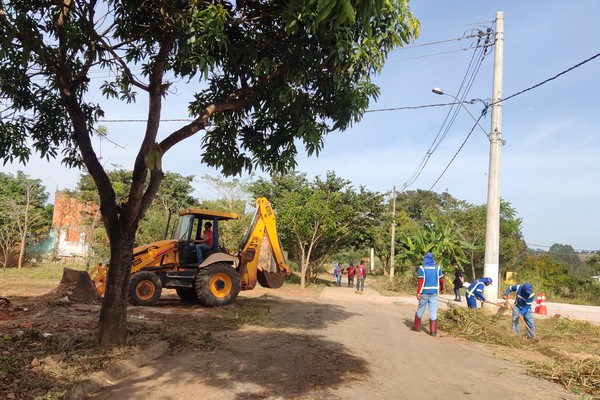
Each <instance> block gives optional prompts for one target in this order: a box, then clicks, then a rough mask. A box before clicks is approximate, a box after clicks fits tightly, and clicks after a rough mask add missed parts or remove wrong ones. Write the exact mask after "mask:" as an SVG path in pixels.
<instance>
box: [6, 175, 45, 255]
mask: <svg viewBox="0 0 600 400" xmlns="http://www.w3.org/2000/svg"><path fill="white" fill-rule="evenodd" d="M45 190H46V188H45V186H43V185H42V182H41V180H40V179H32V178H30V177H29V176H28V175H26V174H25V173H23V172H22V171H18V172H17V174H16V175H13V174H5V173H1V172H0V265H3V266H6V265H7V264H8V263H10V260H11V255H13V256H15V255H16V254H18V253H20V252H22V254H23V255H25V249H26V248H27V247H29V246H31V245H33V244H35V243H39V242H41V241H43V240H44V239H45V238H46V237H47V235H48V232H49V230H50V227H51V225H52V211H53V207H52V206H48V205H46V201H47V200H48V193H46V191H45ZM15 260H16V258H13V261H15ZM16 262H18V263H19V266H21V262H22V260H21V259H19V260H17V261H16Z"/></svg>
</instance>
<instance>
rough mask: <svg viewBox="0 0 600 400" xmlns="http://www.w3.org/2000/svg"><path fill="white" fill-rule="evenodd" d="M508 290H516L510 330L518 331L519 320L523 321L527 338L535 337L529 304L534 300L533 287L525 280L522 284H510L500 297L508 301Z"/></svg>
mask: <svg viewBox="0 0 600 400" xmlns="http://www.w3.org/2000/svg"><path fill="white" fill-rule="evenodd" d="M510 292H516V296H517V297H516V299H515V304H514V306H512V330H513V332H515V333H519V320H520V319H522V320H523V322H524V323H525V328H526V330H527V336H528V337H529V339H535V326H534V324H533V314H532V313H531V306H532V305H533V301H534V300H535V294H534V293H533V288H532V287H531V285H530V284H529V283H527V282H525V283H524V284H522V285H512V286H510V287H509V288H508V289H506V291H505V292H504V294H503V295H502V298H503V299H504V300H506V302H507V303H508V297H509V295H510Z"/></svg>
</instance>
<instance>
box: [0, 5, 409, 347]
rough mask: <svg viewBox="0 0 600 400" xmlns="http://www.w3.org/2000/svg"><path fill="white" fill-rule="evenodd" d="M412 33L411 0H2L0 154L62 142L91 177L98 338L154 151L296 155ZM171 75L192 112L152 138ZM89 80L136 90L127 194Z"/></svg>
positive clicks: (338, 117)
mask: <svg viewBox="0 0 600 400" xmlns="http://www.w3.org/2000/svg"><path fill="white" fill-rule="evenodd" d="M417 33H418V22H417V21H416V20H415V19H413V17H412V14H411V12H410V10H409V8H408V0H374V1H364V0H321V1H315V0H290V1H275V0H256V1H239V0H238V1H233V0H230V1H225V0H214V1H197V0H173V1H164V0H100V1H96V0H62V1H54V2H50V1H43V0H5V1H2V2H1V3H0V98H2V102H3V108H8V109H11V110H12V111H13V112H12V113H7V112H3V113H2V122H1V124H0V133H1V134H0V157H1V158H2V159H3V160H4V161H5V162H6V161H13V160H19V161H22V162H26V161H27V160H28V159H29V157H30V155H31V149H32V148H33V149H34V150H35V151H37V152H38V153H40V154H41V156H43V157H55V156H57V155H58V154H59V153H63V161H64V162H65V163H66V164H67V165H71V166H74V165H81V164H83V165H84V166H85V168H86V169H87V171H88V172H89V173H90V175H91V176H92V177H93V179H94V182H95V184H96V186H97V188H98V192H99V195H100V210H101V213H102V218H103V223H104V227H105V228H106V231H107V233H108V237H109V239H110V244H111V258H110V268H109V273H108V287H107V291H106V296H105V298H104V300H103V302H102V308H101V311H100V329H99V340H100V342H101V343H104V344H120V343H124V341H125V339H126V337H127V329H126V328H127V325H126V322H127V319H126V306H127V304H126V297H127V296H126V294H127V285H128V280H129V270H130V261H131V256H132V248H133V243H134V238H135V232H136V230H137V227H138V224H139V221H140V220H141V219H142V217H143V216H144V214H145V212H146V210H147V208H148V207H149V206H150V204H152V201H153V199H154V196H155V195H156V193H157V191H158V187H159V186H160V183H161V181H162V178H163V174H162V171H161V158H162V155H163V154H164V153H165V152H167V151H169V150H170V149H171V148H172V147H173V146H174V145H176V144H177V143H179V142H181V141H182V140H184V139H186V138H189V137H191V136H192V135H194V134H196V133H198V132H200V131H202V132H204V136H203V138H202V151H201V153H202V155H201V160H202V161H203V162H204V163H206V164H208V165H210V166H214V167H217V168H219V169H220V170H221V171H222V172H223V173H224V174H226V175H234V174H237V173H240V172H241V171H242V170H244V169H246V170H251V169H253V168H257V167H261V168H264V169H266V170H267V171H284V170H286V169H288V168H290V167H293V166H294V165H295V159H296V155H297V145H298V144H302V145H304V146H305V148H306V149H307V151H308V153H309V154H316V153H318V151H319V150H320V149H321V146H322V144H323V142H322V137H323V135H325V134H326V133H328V132H330V131H331V130H335V129H340V130H343V129H345V128H347V127H348V126H349V125H350V124H351V123H352V122H355V121H358V120H359V119H360V117H361V116H362V114H363V113H364V111H365V110H366V109H367V107H368V104H369V99H371V98H374V97H376V96H377V94H378V88H377V86H376V85H374V84H373V83H372V82H371V75H372V73H374V72H378V71H379V70H380V69H381V67H382V66H383V63H384V61H385V59H386V57H387V55H388V53H389V51H391V50H392V49H393V48H394V47H397V46H401V45H402V44H403V43H407V42H408V41H409V40H411V39H412V38H413V37H414V36H415V35H416V34H417ZM98 69H102V70H105V71H106V72H109V71H110V73H109V74H107V75H109V76H111V77H114V79H112V80H111V81H106V82H105V83H104V84H103V85H102V87H100V88H98V87H93V85H92V82H91V81H90V72H91V71H94V70H98ZM198 81H200V82H203V85H198V86H196V85H193V84H191V85H190V84H189V83H190V82H192V83H193V82H198ZM174 82H181V83H182V84H186V86H185V88H186V89H188V90H189V88H194V87H203V88H204V89H202V90H200V91H199V92H197V93H195V94H194V96H193V101H192V102H191V103H190V105H189V110H188V111H189V113H190V114H191V115H192V116H193V118H194V119H193V121H191V122H190V123H188V124H186V125H185V126H182V127H181V128H180V129H177V130H175V131H174V132H172V133H170V134H167V135H166V137H164V138H162V139H159V137H158V130H159V125H160V120H161V108H162V105H163V101H164V99H165V97H167V96H168V95H169V93H170V90H172V89H173V87H172V85H174V84H175V83H174ZM181 90H184V89H183V86H182V89H181ZM98 91H102V93H103V94H105V95H106V96H108V97H113V98H116V99H120V100H122V101H123V102H124V103H131V102H134V101H135V100H136V97H137V95H138V92H142V93H144V94H145V95H146V96H147V103H148V113H147V115H148V121H147V123H146V126H145V128H144V129H143V130H141V131H140V133H139V134H140V136H141V145H140V147H139V150H138V151H137V154H135V157H134V161H133V167H132V170H133V177H132V180H131V185H130V188H129V191H128V196H127V201H126V202H125V203H118V202H117V201H116V195H115V192H114V190H113V188H112V185H111V182H110V179H109V177H108V175H107V174H106V172H105V170H104V168H103V166H102V164H101V163H100V161H99V159H98V156H97V154H96V152H95V151H94V149H93V147H92V142H91V138H92V136H93V135H94V126H95V124H96V122H97V118H98V117H100V116H102V115H103V114H104V113H103V110H102V106H101V105H100V104H97V103H95V102H93V101H92V100H91V99H90V96H89V95H90V93H92V94H93V93H95V92H98ZM209 127H210V129H207V128H209ZM148 174H150V179H149V180H147V175H148Z"/></svg>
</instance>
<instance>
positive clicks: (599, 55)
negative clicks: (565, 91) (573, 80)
mask: <svg viewBox="0 0 600 400" xmlns="http://www.w3.org/2000/svg"><path fill="white" fill-rule="evenodd" d="M598 57H600V53H598V54H596V55H593V56H591V57H590V58H588V59H587V60H583V61H582V62H580V63H578V64H576V65H573V66H572V67H571V68H568V69H566V70H564V71H562V72H559V73H558V74H556V75H554V76H553V77H552V78H548V79H546V80H545V81H542V82H540V83H538V84H536V85H533V86H530V87H528V88H527V89H523V90H521V91H520V92H517V93H515V94H512V95H510V96H508V97H505V98H503V99H501V100H498V101H497V102H496V103H500V102H502V101H506V100H510V99H512V98H513V97H517V96H518V95H521V94H523V93H525V92H528V91H530V90H533V89H535V88H537V87H540V86H542V85H544V84H546V83H548V82H550V81H553V80H554V79H556V78H558V77H559V76H561V75H564V74H566V73H567V72H571V71H572V70H574V69H576V68H579V67H581V66H582V65H583V64H585V63H588V62H590V61H592V60H593V59H595V58H598ZM493 104H495V103H492V104H490V105H493Z"/></svg>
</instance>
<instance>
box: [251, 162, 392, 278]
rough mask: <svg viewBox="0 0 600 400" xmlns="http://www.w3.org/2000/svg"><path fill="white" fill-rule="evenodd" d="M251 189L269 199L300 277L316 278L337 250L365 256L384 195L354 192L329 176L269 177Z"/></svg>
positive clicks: (345, 183) (283, 239)
mask: <svg viewBox="0 0 600 400" xmlns="http://www.w3.org/2000/svg"><path fill="white" fill-rule="evenodd" d="M250 191H251V192H252V193H253V194H254V195H255V196H257V197H258V196H264V197H267V198H268V199H269V200H270V202H271V204H272V205H273V208H274V209H275V211H276V213H277V221H278V228H279V234H280V237H281V241H282V244H283V246H284V248H286V249H287V250H288V251H289V252H290V258H291V259H293V260H295V261H296V262H297V263H298V264H299V265H301V267H302V273H303V274H307V275H305V277H306V276H309V277H316V274H317V273H318V271H319V270H320V269H321V267H322V266H323V264H324V263H325V262H327V261H328V260H330V259H331V257H332V256H333V255H334V254H335V253H336V252H337V251H338V250H339V249H342V248H350V247H354V248H356V249H362V250H363V251H364V252H365V253H366V251H367V249H368V248H369V246H370V245H371V243H372V238H371V237H370V236H369V234H368V227H371V226H373V224H374V223H377V221H378V220H379V213H380V212H381V210H382V209H383V208H382V207H381V204H382V201H383V195H381V194H379V193H374V192H370V191H368V190H366V189H364V188H359V190H355V189H354V188H353V187H352V186H351V185H350V182H349V181H347V180H344V179H341V178H339V177H337V176H336V175H335V173H333V172H328V173H327V174H326V177H325V178H324V179H323V178H321V177H316V178H315V180H314V181H313V182H309V181H308V180H307V179H306V175H305V174H300V173H293V174H288V175H274V176H272V177H271V181H267V180H265V179H259V180H258V181H257V182H256V183H254V184H253V185H251V187H250ZM363 254H364V253H363Z"/></svg>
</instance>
